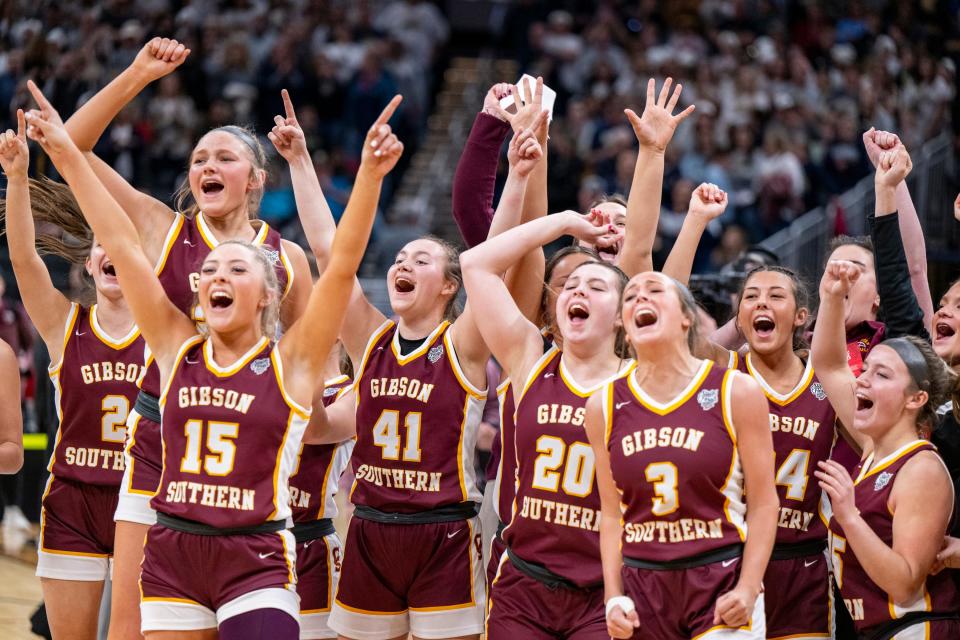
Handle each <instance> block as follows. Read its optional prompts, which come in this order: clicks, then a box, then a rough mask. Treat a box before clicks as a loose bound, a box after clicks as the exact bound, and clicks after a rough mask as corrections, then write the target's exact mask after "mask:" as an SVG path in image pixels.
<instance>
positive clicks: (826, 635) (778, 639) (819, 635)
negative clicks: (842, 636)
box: [767, 589, 833, 640]
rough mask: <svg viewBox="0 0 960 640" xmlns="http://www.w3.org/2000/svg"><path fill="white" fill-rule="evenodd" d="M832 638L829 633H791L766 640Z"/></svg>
mask: <svg viewBox="0 0 960 640" xmlns="http://www.w3.org/2000/svg"><path fill="white" fill-rule="evenodd" d="M831 591H833V589H831ZM831 606H832V605H831ZM828 617H829V616H828ZM832 637H833V636H831V635H830V634H829V633H791V634H790V635H788V636H777V637H775V638H767V640H807V639H808V638H832Z"/></svg>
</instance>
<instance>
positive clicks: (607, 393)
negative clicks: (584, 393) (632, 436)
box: [600, 382, 613, 449]
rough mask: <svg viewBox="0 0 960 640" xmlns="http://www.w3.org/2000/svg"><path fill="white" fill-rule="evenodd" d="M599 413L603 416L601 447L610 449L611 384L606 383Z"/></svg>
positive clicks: (611, 428) (611, 425) (611, 418)
mask: <svg viewBox="0 0 960 640" xmlns="http://www.w3.org/2000/svg"><path fill="white" fill-rule="evenodd" d="M600 411H601V414H602V415H603V425H604V426H603V446H604V448H605V449H609V448H610V436H611V435H613V382H608V383H607V386H606V387H604V389H603V395H602V396H601V402H600Z"/></svg>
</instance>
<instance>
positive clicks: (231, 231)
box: [67, 38, 326, 640]
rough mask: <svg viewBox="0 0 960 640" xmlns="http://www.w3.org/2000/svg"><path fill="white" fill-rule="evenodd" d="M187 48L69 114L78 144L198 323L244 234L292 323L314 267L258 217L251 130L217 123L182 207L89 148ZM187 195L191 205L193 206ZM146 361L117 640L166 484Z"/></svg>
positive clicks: (125, 504)
mask: <svg viewBox="0 0 960 640" xmlns="http://www.w3.org/2000/svg"><path fill="white" fill-rule="evenodd" d="M189 53H190V51H189V49H186V48H185V47H184V45H182V44H180V43H178V42H177V41H176V40H168V39H166V38H163V39H161V38H154V39H152V40H151V41H150V42H148V43H147V44H146V45H145V46H144V47H143V49H142V50H141V51H140V53H139V54H138V55H137V57H136V59H135V60H134V61H133V63H132V64H131V65H130V67H128V68H127V69H126V70H124V71H123V72H122V73H121V74H120V75H119V76H118V77H117V78H115V79H114V80H113V81H112V82H110V84H108V85H107V86H106V87H104V88H103V89H102V90H101V91H100V92H98V93H97V94H96V95H94V96H93V97H92V98H91V99H90V100H89V101H88V102H86V103H85V104H84V105H83V106H82V107H81V108H80V109H79V110H78V111H77V112H76V113H75V114H74V115H73V116H72V117H71V118H70V119H69V120H68V121H67V130H68V131H69V133H70V136H71V137H72V138H73V140H74V142H75V143H76V144H77V146H78V147H79V148H80V149H81V150H83V151H85V152H87V153H85V156H86V158H87V160H88V162H89V163H90V166H91V167H92V168H93V169H94V171H95V173H96V174H97V177H98V178H99V179H100V180H101V181H102V182H103V184H104V186H106V188H107V190H108V191H109V192H110V194H111V196H113V198H115V199H116V200H117V202H118V203H119V204H120V206H121V207H122V208H123V210H124V211H125V212H126V214H127V216H128V217H129V218H130V219H131V221H132V222H133V223H134V225H135V226H136V228H137V231H138V234H139V238H140V243H141V246H142V247H143V248H144V251H145V252H146V255H147V258H148V259H149V260H150V261H151V263H152V264H154V265H155V270H156V272H157V273H158V274H159V277H160V281H161V283H162V284H163V286H164V290H165V291H166V292H167V297H168V298H170V300H172V301H173V302H174V304H176V305H177V306H178V308H180V309H181V310H182V311H184V312H188V313H191V314H192V315H194V316H195V317H196V319H197V320H198V321H199V320H202V318H201V317H200V314H199V313H198V310H197V308H196V307H195V305H194V301H195V297H196V293H197V284H198V282H199V266H200V264H201V263H202V262H203V260H204V258H205V257H206V256H207V254H208V253H209V252H210V250H211V249H212V248H214V247H216V246H217V245H218V244H219V243H221V242H224V241H226V240H242V241H246V242H252V243H254V244H256V245H259V246H263V247H264V248H265V249H267V250H268V252H269V254H270V255H271V257H272V258H274V262H275V268H276V270H277V276H278V278H279V281H280V286H281V291H282V292H283V301H282V304H281V321H282V323H283V325H284V326H289V325H290V323H292V322H293V320H295V319H296V318H297V317H299V315H300V313H302V311H303V309H304V308H305V304H306V299H307V296H308V295H309V290H310V269H309V266H308V264H307V260H306V256H305V254H304V253H303V250H302V249H301V248H300V247H299V246H298V245H296V244H294V243H291V242H289V241H287V240H281V238H280V235H279V234H278V233H277V232H276V231H275V230H273V229H271V228H270V227H269V226H268V225H267V224H266V223H264V222H261V221H256V220H252V218H254V217H255V215H256V211H257V207H258V205H259V201H260V197H261V195H262V193H263V185H264V182H265V179H266V172H265V166H266V156H265V154H264V152H263V149H262V147H261V146H260V143H259V142H258V141H257V139H256V137H255V136H254V135H253V134H252V133H251V132H250V131H248V130H247V129H244V128H241V127H236V126H232V125H231V126H226V127H219V128H217V129H214V130H212V131H210V132H208V133H207V134H206V135H204V136H203V137H202V138H201V139H200V140H199V142H198V143H197V145H196V147H195V148H194V149H193V151H192V153H191V155H190V170H189V171H188V175H187V179H186V180H185V181H184V183H183V184H182V185H181V187H180V189H179V190H178V192H177V196H176V200H177V207H178V209H179V210H180V211H181V213H177V212H174V211H173V210H171V209H170V208H169V207H167V205H166V204H164V203H163V202H161V201H159V200H156V199H154V198H152V197H151V196H149V195H147V194H144V193H141V192H140V191H138V190H136V189H135V188H133V187H132V186H131V185H129V184H128V183H127V182H126V181H125V180H124V179H123V178H122V177H121V176H120V175H119V174H118V173H116V172H115V171H114V170H113V169H112V168H111V167H110V166H109V165H108V164H107V163H105V162H103V161H102V160H100V159H99V158H97V157H96V156H95V155H94V154H93V153H92V152H90V150H91V149H92V148H93V146H94V145H95V144H96V142H97V140H98V138H99V137H100V136H101V135H102V133H103V131H104V130H105V129H106V128H107V126H108V125H109V123H110V121H111V120H112V119H113V118H114V117H116V115H117V113H119V112H120V110H121V109H122V108H123V107H124V106H126V104H128V103H129V102H130V101H131V100H133V99H134V98H135V97H136V96H137V94H139V93H140V92H141V91H142V90H143V89H144V88H145V87H146V86H147V85H148V84H150V83H151V82H153V81H155V80H157V79H159V78H161V77H163V76H165V75H167V74H169V73H171V72H173V71H174V69H176V68H177V67H178V66H179V65H180V64H182V63H183V61H184V60H185V59H186V57H187V56H188V55H189ZM291 177H292V181H293V185H294V193H295V196H296V197H297V205H298V207H301V206H302V207H307V206H314V207H320V208H325V207H326V201H325V200H324V199H323V197H322V193H320V189H319V185H318V184H316V174H315V173H312V165H310V166H309V170H308V168H307V167H305V166H304V165H302V164H297V165H291ZM311 179H312V180H313V183H312V184H313V185H314V187H313V188H311V187H310V185H311V182H310V181H311ZM304 185H307V186H304ZM304 194H307V195H306V196H305V195H304ZM318 194H319V195H318ZM191 197H192V199H193V204H192V205H190V206H189V207H188V206H187V203H188V201H189V199H190V198H191ZM146 360H147V364H148V367H147V374H146V376H145V377H144V379H143V380H142V382H141V388H140V390H141V394H140V396H139V397H138V399H137V400H138V401H137V404H136V407H135V409H134V410H133V411H132V412H131V414H130V419H129V429H128V440H127V468H126V472H125V477H124V480H123V483H122V484H121V489H120V501H119V505H118V508H117V515H116V520H117V521H118V523H120V524H119V525H118V527H117V535H116V550H115V551H116V556H115V560H116V566H115V569H114V575H113V580H114V589H113V590H112V596H111V598H112V604H111V623H110V627H111V630H110V634H111V635H110V638H111V640H133V639H135V638H138V637H139V627H140V622H139V618H138V611H139V608H138V607H137V603H136V600H135V599H136V597H137V593H138V592H137V583H136V580H137V578H138V576H139V573H140V568H139V567H140V562H141V560H142V558H143V541H144V535H145V534H146V530H147V527H149V526H150V525H151V524H153V522H155V520H156V516H155V514H154V513H153V510H152V509H151V508H150V500H151V498H152V497H153V495H154V494H155V493H156V491H157V487H158V486H159V481H160V467H161V446H160V428H159V408H158V398H159V395H160V390H161V387H160V381H159V372H158V370H157V367H156V365H154V364H153V363H152V358H151V356H150V354H147V356H146Z"/></svg>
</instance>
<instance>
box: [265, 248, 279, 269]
mask: <svg viewBox="0 0 960 640" xmlns="http://www.w3.org/2000/svg"><path fill="white" fill-rule="evenodd" d="M261 250H262V251H263V253H264V255H265V256H267V259H268V260H270V264H272V265H277V264H279V263H280V252H279V251H274V250H273V249H267V248H266V247H261Z"/></svg>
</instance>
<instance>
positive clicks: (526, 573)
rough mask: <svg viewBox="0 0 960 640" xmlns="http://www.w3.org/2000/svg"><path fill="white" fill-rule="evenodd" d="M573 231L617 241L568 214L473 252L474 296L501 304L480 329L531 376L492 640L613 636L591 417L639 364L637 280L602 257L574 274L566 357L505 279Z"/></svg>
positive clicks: (521, 390) (558, 316)
mask: <svg viewBox="0 0 960 640" xmlns="http://www.w3.org/2000/svg"><path fill="white" fill-rule="evenodd" d="M595 218H597V219H600V216H595ZM565 234H569V235H573V236H575V237H578V238H580V239H582V240H585V241H588V242H589V243H590V244H601V245H606V244H613V243H615V242H616V241H617V233H616V231H615V230H614V229H613V228H612V226H611V225H609V224H608V225H605V226H595V225H594V224H593V222H592V221H591V219H588V218H585V217H583V216H580V215H579V214H576V213H573V212H567V213H562V214H555V215H552V216H548V217H546V218H543V219H541V220H536V221H534V222H530V223H527V224H524V225H521V226H519V227H517V228H515V229H512V230H510V231H507V232H505V233H504V234H502V235H501V236H497V237H496V238H492V239H490V240H488V241H487V242H485V243H483V244H481V245H478V246H477V247H475V248H474V249H471V250H470V251H468V252H467V253H465V254H464V277H465V282H466V284H467V287H468V295H469V296H470V299H471V300H472V301H474V303H475V304H477V303H479V304H481V305H482V306H483V307H485V308H496V309H498V313H497V314H496V315H487V316H484V317H483V318H480V319H479V320H478V326H479V327H480V330H481V332H482V334H483V335H484V338H485V340H486V342H487V344H489V345H490V346H491V348H492V349H493V351H494V356H495V357H496V358H497V360H498V361H499V362H500V363H501V364H502V365H503V367H504V371H505V373H506V374H507V375H508V376H509V378H510V380H522V381H524V382H523V385H522V386H514V388H513V389H512V393H513V394H514V404H515V406H516V408H517V411H516V426H515V429H516V435H515V443H516V451H515V455H516V461H517V462H516V464H517V471H516V475H517V483H516V497H515V499H514V503H515V511H514V513H513V519H512V520H511V522H510V524H509V526H507V528H506V530H505V531H504V532H503V540H504V542H505V544H506V547H507V554H506V555H504V556H501V559H500V563H499V569H498V574H497V576H496V578H494V580H493V584H492V591H491V598H490V606H489V609H488V611H489V615H488V620H487V634H488V637H489V638H491V639H497V638H514V637H524V638H538V637H543V638H547V637H549V638H553V637H579V638H599V637H606V629H605V624H604V619H603V597H602V596H603V594H602V591H601V590H600V588H599V587H600V586H601V580H602V577H601V570H600V563H599V562H598V560H599V558H598V542H599V541H598V537H597V535H596V528H595V524H596V523H597V522H598V518H597V516H598V512H597V507H599V499H598V497H597V494H596V490H595V485H594V481H593V456H592V452H591V450H590V448H589V446H588V445H587V443H586V442H585V441H584V438H583V431H582V424H583V422H582V420H583V418H582V414H583V405H584V404H585V402H586V400H587V398H588V397H589V395H590V393H591V392H592V391H593V390H594V389H596V388H599V387H600V386H602V385H603V384H604V383H606V382H607V381H609V380H610V379H611V378H613V377H615V376H618V375H622V374H623V373H624V372H625V371H626V370H627V369H628V368H629V363H628V362H624V360H623V359H622V358H621V357H620V355H618V354H617V351H616V342H617V336H618V329H617V323H616V316H617V308H618V306H619V295H620V288H621V287H622V286H623V284H624V282H625V281H626V278H625V277H624V276H623V274H622V273H620V272H619V270H617V269H615V268H612V267H610V266H608V265H606V264H605V263H602V262H587V263H584V264H581V265H580V266H579V267H577V268H576V269H574V270H573V272H572V273H571V274H570V276H569V277H568V278H567V280H566V282H565V284H564V287H563V291H562V292H561V293H560V294H559V296H558V298H557V300H556V310H555V315H554V318H555V321H556V326H557V327H558V334H559V336H560V337H561V338H562V344H563V351H562V352H561V351H560V349H559V348H557V347H556V346H553V347H552V348H550V349H549V350H548V352H547V353H546V354H544V352H543V351H544V349H543V344H544V343H543V337H542V335H541V332H540V329H539V328H538V327H537V325H535V324H533V323H531V322H530V321H528V320H526V318H525V317H524V316H523V314H522V313H521V312H520V310H519V309H518V308H517V307H516V305H515V304H513V303H512V301H511V298H510V296H509V293H508V292H507V289H506V287H505V285H504V284H503V281H502V280H501V279H500V277H499V275H498V274H500V273H504V272H505V271H506V270H507V269H508V268H509V267H510V265H511V264H513V263H515V262H516V261H517V260H519V259H520V258H521V257H522V256H524V255H525V254H526V253H528V252H530V251H531V250H534V249H535V248H536V247H540V246H543V245H545V244H547V243H549V242H551V241H553V240H554V239H556V238H558V237H560V236H562V235H565ZM551 513H554V514H556V515H548V514H551ZM561 513H562V514H563V515H562V516H561V515H560V514H561ZM568 514H570V515H569V516H568ZM568 517H569V518H570V519H569V520H568Z"/></svg>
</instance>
